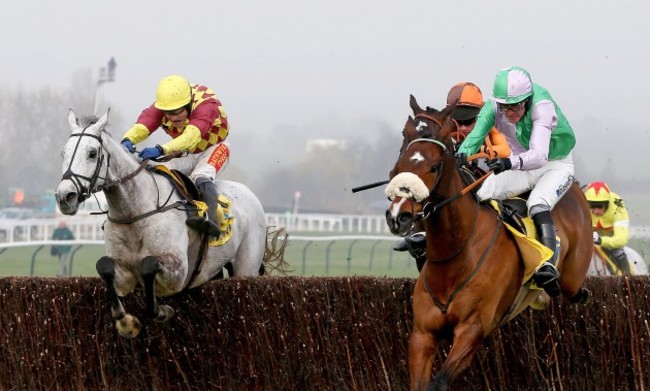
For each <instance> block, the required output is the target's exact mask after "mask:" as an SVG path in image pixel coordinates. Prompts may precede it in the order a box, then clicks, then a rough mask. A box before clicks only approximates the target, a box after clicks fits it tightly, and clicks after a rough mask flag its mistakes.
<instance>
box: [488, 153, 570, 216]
mask: <svg viewBox="0 0 650 391" xmlns="http://www.w3.org/2000/svg"><path fill="white" fill-rule="evenodd" d="M574 173H575V167H574V165H573V156H572V155H571V154H569V155H568V156H567V157H565V158H563V159H560V160H549V161H548V162H547V163H546V164H545V165H544V166H542V167H540V168H536V169H534V170H508V171H504V172H502V173H500V174H497V175H490V176H489V177H488V178H487V179H486V180H485V182H483V185H481V188H480V189H479V190H478V192H477V196H478V197H479V199H480V200H481V201H485V200H489V199H497V200H504V199H507V198H511V197H515V196H518V195H520V194H522V193H525V192H526V191H528V190H531V189H532V191H531V192H530V196H528V201H527V202H526V205H527V206H528V213H529V215H532V214H531V213H530V212H531V208H532V207H533V206H536V205H537V206H538V207H541V208H542V209H546V208H548V209H547V210H549V211H550V210H551V209H553V207H554V206H555V204H557V202H558V201H559V200H560V198H562V196H563V195H564V193H566V192H567V190H569V187H570V186H571V184H572V183H573V182H574V180H575V178H574Z"/></svg>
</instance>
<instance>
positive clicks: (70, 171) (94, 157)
mask: <svg viewBox="0 0 650 391" xmlns="http://www.w3.org/2000/svg"><path fill="white" fill-rule="evenodd" d="M107 121H108V111H107V112H106V114H104V115H103V116H102V117H101V118H99V120H97V121H96V122H95V123H94V124H91V123H90V121H88V120H87V119H86V118H82V120H81V121H79V119H78V118H77V116H76V114H75V112H74V111H73V110H72V109H70V113H69V115H68V122H69V123H70V129H71V134H70V138H69V139H68V141H67V142H66V144H65V146H64V147H63V150H62V151H61V155H62V157H63V166H62V172H63V178H62V179H61V182H60V183H59V186H58V188H57V189H56V193H55V197H56V201H57V204H58V206H59V210H60V211H61V213H63V214H66V215H74V214H75V213H77V210H78V209H79V204H81V203H82V202H83V201H84V200H86V199H87V198H88V197H89V196H90V191H91V190H93V189H95V188H96V187H97V186H98V185H100V184H101V183H102V182H103V180H104V178H105V174H106V168H105V167H104V166H105V165H106V164H107V162H106V161H105V159H104V157H105V153H104V149H103V147H102V141H101V132H102V130H103V129H104V126H106V122H107ZM102 174H103V175H102Z"/></svg>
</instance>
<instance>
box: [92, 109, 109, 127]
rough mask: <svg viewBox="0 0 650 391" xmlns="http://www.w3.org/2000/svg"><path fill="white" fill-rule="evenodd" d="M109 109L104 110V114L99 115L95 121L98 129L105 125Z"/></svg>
mask: <svg viewBox="0 0 650 391" xmlns="http://www.w3.org/2000/svg"><path fill="white" fill-rule="evenodd" d="M110 111H111V109H110V108H108V109H107V110H106V112H105V113H104V115H102V116H101V117H99V119H98V120H97V122H96V123H95V126H96V127H97V128H99V129H104V128H105V127H106V124H107V123H108V113H109V112H110Z"/></svg>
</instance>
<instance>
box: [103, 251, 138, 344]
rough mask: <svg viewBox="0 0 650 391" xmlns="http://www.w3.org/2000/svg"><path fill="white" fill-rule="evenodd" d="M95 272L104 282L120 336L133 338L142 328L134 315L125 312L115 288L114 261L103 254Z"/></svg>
mask: <svg viewBox="0 0 650 391" xmlns="http://www.w3.org/2000/svg"><path fill="white" fill-rule="evenodd" d="M95 267H96V269H97V273H98V274H99V276H100V277H101V278H102V280H104V282H105V283H106V296H107V299H108V302H109V304H110V306H111V318H113V320H115V328H116V329H117V331H118V332H119V333H120V335H121V336H123V337H127V338H134V337H136V336H137V335H138V334H139V333H140V330H141V329H142V324H141V323H140V321H139V320H138V318H136V317H135V316H133V315H131V314H127V313H126V311H125V310H124V306H123V305H122V301H121V300H120V297H119V295H118V294H117V289H116V288H115V261H114V260H113V258H110V257H107V256H103V257H101V258H99V260H98V261H97V263H96V265H95Z"/></svg>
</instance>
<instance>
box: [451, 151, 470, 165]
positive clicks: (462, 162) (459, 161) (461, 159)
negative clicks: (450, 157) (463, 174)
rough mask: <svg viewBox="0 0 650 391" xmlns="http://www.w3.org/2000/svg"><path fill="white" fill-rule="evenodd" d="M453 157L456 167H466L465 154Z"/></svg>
mask: <svg viewBox="0 0 650 391" xmlns="http://www.w3.org/2000/svg"><path fill="white" fill-rule="evenodd" d="M454 157H455V158H456V166H458V167H462V166H465V165H467V155H466V154H464V153H462V152H458V153H457V154H456V155H454Z"/></svg>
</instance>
